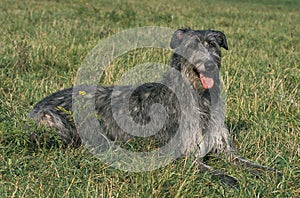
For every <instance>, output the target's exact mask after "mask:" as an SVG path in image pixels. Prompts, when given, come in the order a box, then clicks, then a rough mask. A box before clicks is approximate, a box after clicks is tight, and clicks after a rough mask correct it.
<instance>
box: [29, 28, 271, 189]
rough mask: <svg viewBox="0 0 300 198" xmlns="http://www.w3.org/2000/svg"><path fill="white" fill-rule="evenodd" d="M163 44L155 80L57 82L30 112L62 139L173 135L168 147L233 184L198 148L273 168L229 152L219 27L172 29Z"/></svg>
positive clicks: (163, 139)
mask: <svg viewBox="0 0 300 198" xmlns="http://www.w3.org/2000/svg"><path fill="white" fill-rule="evenodd" d="M170 46H171V48H172V49H173V50H174V53H173V55H172V58H171V63H170V65H171V67H170V69H169V70H168V71H167V72H166V73H165V74H164V77H163V79H162V80H161V81H160V82H153V83H146V84H142V85H140V86H137V87H134V86H101V85H97V86H92V85H82V86H77V87H74V88H69V89H65V90H62V91H59V92H56V93H54V94H52V95H50V96H48V97H46V98H45V99H43V100H42V101H40V102H39V103H38V104H37V105H36V106H35V107H34V109H33V110H32V111H31V113H30V117H31V118H33V119H34V120H35V122H36V123H38V124H41V125H46V126H48V127H50V128H54V129H56V131H57V133H58V134H59V136H60V137H61V138H62V139H63V141H65V142H66V143H68V144H69V143H75V144H77V145H79V144H81V143H82V142H83V143H86V142H89V143H92V144H93V143H95V142H97V143H98V144H100V143H101V145H102V146H103V148H102V149H106V148H107V147H109V144H107V143H106V140H109V141H113V142H118V143H120V144H122V143H126V142H130V141H132V140H137V142H144V143H145V142H146V143H148V142H154V144H155V145H156V146H157V147H161V146H163V145H165V144H166V143H170V142H172V141H173V142H172V146H171V147H168V148H169V149H172V151H174V152H175V153H179V154H180V155H193V156H195V157H196V158H197V159H198V164H199V165H200V166H201V170H209V171H210V172H211V173H212V174H213V175H214V176H216V177H217V178H219V179H221V180H222V181H223V182H225V183H227V184H229V185H235V184H236V179H235V178H233V177H230V176H227V175H226V174H224V173H222V172H221V171H216V170H213V168H212V167H210V166H207V165H205V164H204V163H203V162H202V158H203V157H204V156H206V155H207V154H208V153H211V152H212V153H224V154H225V155H226V156H227V157H228V158H229V159H231V160H233V161H235V162H239V163H242V164H244V165H248V166H251V167H254V168H260V169H264V170H271V171H275V170H274V169H271V168H268V167H264V166H260V165H258V164H255V163H252V162H249V161H247V160H245V159H243V158H241V157H239V156H237V155H236V152H235V150H234V148H233V146H232V144H231V141H230V137H229V131H228V129H227V128H226V126H225V123H224V119H225V107H224V101H223V100H222V98H221V91H220V76H219V70H220V68H221V48H224V49H226V50H228V45H227V40H226V36H225V35H224V33H222V32H220V31H215V30H191V29H189V28H186V29H179V30H177V31H176V32H175V33H174V34H173V37H172V39H171V44H170ZM74 101H75V102H74ZM90 102H91V103H92V104H93V105H94V106H93V108H92V110H91V111H90V110H88V111H81V112H79V113H77V112H75V110H74V109H77V110H78V109H84V108H87V109H88V108H89V107H88V105H86V104H88V103H90ZM126 102H127V103H126ZM125 103H126V104H125ZM91 112H92V114H93V112H94V115H95V114H96V115H97V120H98V123H99V126H100V128H99V133H101V137H102V135H104V136H105V138H100V137H99V136H100V135H97V134H95V126H94V124H93V123H92V122H89V119H86V118H89V116H90V114H91ZM74 120H75V121H74ZM82 123H84V124H82ZM78 131H81V133H79V132H78ZM91 136H93V137H92V139H93V140H92V141H91V138H89V137H91ZM32 137H33V138H36V134H35V133H32ZM101 145H100V146H101Z"/></svg>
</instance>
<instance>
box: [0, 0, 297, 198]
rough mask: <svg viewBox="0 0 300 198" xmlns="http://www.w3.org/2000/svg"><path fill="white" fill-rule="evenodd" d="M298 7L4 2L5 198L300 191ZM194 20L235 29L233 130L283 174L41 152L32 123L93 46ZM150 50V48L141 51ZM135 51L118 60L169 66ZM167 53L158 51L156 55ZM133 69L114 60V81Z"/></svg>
mask: <svg viewBox="0 0 300 198" xmlns="http://www.w3.org/2000/svg"><path fill="white" fill-rule="evenodd" d="M299 11H300V3H299V1H297V0H289V1H284V0H272V1H268V0H263V1H258V0H257V1H252V2H251V3H250V2H248V1H236V0H228V1H220V0H212V1H203V2H202V1H193V0H191V1H187V2H184V1H165V2H163V1H154V2H152V1H151V2H150V1H145V0H141V1H133V0H129V1H127V2H123V1H114V3H112V2H111V1H107V0H106V1H103V0H102V1H84V0H82V1H79V0H78V1H58V0H57V1H46V0H42V1H38V0H32V1H9V0H2V1H1V3H0V22H1V30H0V32H1V39H0V44H1V48H0V54H1V56H0V69H1V70H0V195H1V197H99V196H103V197H221V196H224V197H299V196H300V190H299V189H300V149H299V145H300V137H299V136H300V135H299V134H300V124H299V123H300V113H299V109H300V104H299V99H300V95H299V82H300V72H299V63H300V61H299V57H300V51H299V49H300V29H299V24H300V17H299ZM141 26H165V27H170V28H172V29H176V28H179V27H185V26H190V27H192V28H197V29H204V28H212V29H218V30H222V31H224V32H225V33H226V35H227V39H228V42H229V48H230V50H229V51H223V55H224V58H223V70H222V74H223V80H224V83H225V90H226V93H227V109H228V110H227V121H226V123H227V125H228V126H229V128H230V131H231V132H232V135H233V138H234V144H235V145H236V147H237V149H238V151H239V153H240V154H241V155H242V156H244V157H246V158H248V159H251V160H252V161H256V162H259V163H261V164H264V165H269V166H273V167H276V168H278V169H280V170H283V172H284V176H283V177H282V178H276V176H273V175H270V174H268V173H263V175H262V176H261V177H259V178H257V179H256V178H254V177H253V176H252V175H251V174H249V173H248V172H245V170H244V169H242V168H236V167H233V166H232V165H230V164H228V163H227V162H226V161H223V160H222V159H218V158H212V159H209V160H208V162H207V163H208V164H211V165H214V166H215V167H216V168H220V169H224V170H226V172H228V173H229V174H231V175H233V176H235V177H237V178H238V179H239V181H240V186H241V188H240V189H229V188H226V187H224V186H222V185H221V184H220V183H218V182H217V181H212V180H211V178H210V176H209V175H206V174H199V173H198V172H197V167H196V166H195V165H194V163H193V161H192V159H189V158H187V159H181V160H178V161H176V162H174V163H172V164H169V165H168V166H166V167H164V168H161V169H159V170H154V171H151V172H141V173H132V172H124V171H120V170H116V169H114V168H112V167H109V166H108V165H107V164H103V163H102V162H101V161H99V160H97V159H96V158H95V157H94V156H92V155H91V154H90V153H89V152H88V151H87V150H86V149H84V148H78V149H72V148H63V146H60V145H58V146H50V147H41V148H38V147H37V146H36V145H35V144H33V143H32V142H31V141H30V140H29V137H28V135H27V134H28V131H27V130H26V129H25V127H24V123H25V122H26V121H27V113H28V112H29V111H30V110H31V109H32V107H33V105H34V104H35V103H36V102H38V101H39V100H40V99H42V98H43V97H45V96H47V95H49V94H50V93H53V92H55V91H57V90H60V89H63V88H66V87H69V86H71V85H72V83H73V82H74V80H75V77H76V72H77V69H78V68H79V67H80V64H81V62H82V61H83V60H84V58H85V57H86V55H87V54H88V52H89V51H90V50H91V49H93V47H94V46H96V45H97V44H98V43H99V42H101V40H103V39H105V38H107V37H108V36H110V35H113V34H114V33H117V32H120V31H122V30H126V29H128V28H133V27H141ZM142 52H143V51H142ZM144 53H146V55H143V53H133V54H132V53H131V54H129V55H128V56H127V55H124V56H125V57H124V58H123V59H122V57H121V59H120V60H119V61H116V63H115V64H113V66H116V67H117V66H118V64H122V65H124V66H125V67H124V68H125V69H126V68H130V67H132V66H134V64H136V63H139V62H140V61H142V62H143V61H144V62H147V61H152V62H157V61H158V62H162V63H167V58H166V57H168V56H169V54H168V53H165V52H161V51H155V52H153V53H152V52H151V50H150V51H147V52H144ZM159 54H160V55H159ZM124 68H121V69H120V67H119V69H114V67H111V68H110V69H109V71H108V72H107V73H106V81H105V82H106V83H107V84H112V83H113V82H115V81H117V80H118V77H119V76H120V75H121V73H122V72H124V71H125V69H124Z"/></svg>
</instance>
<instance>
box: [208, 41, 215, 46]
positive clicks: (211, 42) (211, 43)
mask: <svg viewBox="0 0 300 198" xmlns="http://www.w3.org/2000/svg"><path fill="white" fill-rule="evenodd" d="M207 44H208V46H209V47H216V42H215V41H207Z"/></svg>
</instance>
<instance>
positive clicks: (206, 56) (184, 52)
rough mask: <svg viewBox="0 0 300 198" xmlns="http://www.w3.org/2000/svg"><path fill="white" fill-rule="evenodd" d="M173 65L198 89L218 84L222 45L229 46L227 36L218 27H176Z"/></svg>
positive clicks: (172, 42) (205, 88) (173, 42)
mask: <svg viewBox="0 0 300 198" xmlns="http://www.w3.org/2000/svg"><path fill="white" fill-rule="evenodd" d="M170 46H171V48H172V49H174V54H173V57H172V62H171V66H172V67H174V68H175V69H177V70H179V71H180V72H181V73H182V74H183V75H184V76H185V77H186V78H187V79H188V80H189V81H190V83H191V85H192V86H193V87H194V88H195V90H197V91H198V92H204V91H205V90H209V89H212V88H214V87H215V86H218V85H219V69H220V67H221V47H223V48H224V49H226V50H228V45H227V40H226V36H225V34H224V33H223V32H220V31H215V30H191V29H189V28H185V29H179V30H177V31H176V32H175V33H174V34H173V37H172V40H171V44H170Z"/></svg>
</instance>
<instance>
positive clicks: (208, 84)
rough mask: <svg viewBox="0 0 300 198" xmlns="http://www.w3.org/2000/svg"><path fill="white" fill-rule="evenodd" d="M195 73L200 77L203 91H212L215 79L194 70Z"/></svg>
mask: <svg viewBox="0 0 300 198" xmlns="http://www.w3.org/2000/svg"><path fill="white" fill-rule="evenodd" d="M194 72H195V73H196V75H197V76H198V77H199V80H200V82H201V84H202V87H203V89H211V88H212V87H213V86H214V79H213V78H211V77H209V76H207V75H205V74H204V73H203V72H200V71H198V70H197V69H196V68H194Z"/></svg>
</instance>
